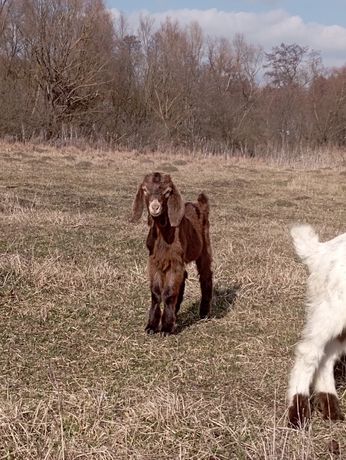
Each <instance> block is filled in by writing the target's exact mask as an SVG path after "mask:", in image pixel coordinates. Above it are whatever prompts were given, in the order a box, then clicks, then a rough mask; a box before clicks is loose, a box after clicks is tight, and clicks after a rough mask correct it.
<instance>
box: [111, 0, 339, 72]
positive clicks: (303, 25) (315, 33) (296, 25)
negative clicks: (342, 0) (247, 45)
mask: <svg viewBox="0 0 346 460" xmlns="http://www.w3.org/2000/svg"><path fill="white" fill-rule="evenodd" d="M248 1H252V2H258V1H262V2H263V1H265V2H271V3H273V2H275V1H276V0H248ZM112 11H113V14H114V15H115V16H118V15H119V11H118V10H116V9H113V10H112ZM141 15H150V16H151V17H153V18H154V19H155V22H156V24H160V23H161V22H163V21H164V20H165V18H166V17H168V16H169V17H170V18H171V19H176V20H178V21H179V22H180V23H181V24H182V25H187V24H189V23H191V22H192V21H196V22H198V23H199V24H200V26H201V27H202V29H203V31H204V33H205V34H207V35H210V36H223V37H227V38H232V37H233V36H234V35H235V34H236V33H242V34H243V35H244V36H245V38H246V39H247V41H249V42H251V43H254V44H259V45H261V46H262V47H263V48H264V49H265V50H269V49H270V48H271V47H272V46H275V45H279V44H280V43H282V42H284V43H287V44H290V43H298V44H299V45H304V46H309V47H310V48H312V49H314V50H316V51H320V52H321V54H322V57H323V62H324V64H325V65H327V66H341V65H344V64H345V63H346V59H345V56H346V28H345V27H342V26H338V25H323V24H319V23H315V22H304V21H303V19H302V18H301V17H300V16H292V15H290V14H289V13H287V12H286V11H285V10H283V9H273V10H271V11H268V12H265V13H248V12H241V11H227V12H226V11H221V10H218V9H217V8H211V9H206V10H198V9H188V8H185V9H176V10H167V11H165V12H160V13H150V12H148V11H146V10H141V11H137V12H135V13H132V14H130V15H129V16H127V17H128V20H129V21H130V24H131V26H132V28H133V29H134V30H135V29H136V28H137V25H138V22H139V18H140V16H141Z"/></svg>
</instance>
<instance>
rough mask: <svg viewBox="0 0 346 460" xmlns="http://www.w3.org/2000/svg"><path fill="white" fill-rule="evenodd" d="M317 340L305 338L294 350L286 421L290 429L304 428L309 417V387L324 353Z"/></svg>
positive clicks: (317, 338) (317, 337)
mask: <svg viewBox="0 0 346 460" xmlns="http://www.w3.org/2000/svg"><path fill="white" fill-rule="evenodd" d="M319 338H320V336H319V335H317V336H316V337H309V338H305V339H303V340H302V341H301V342H300V343H299V344H298V345H297V348H296V360H295V363H294V367H293V369H292V372H291V377H290V382H289V390H288V398H289V402H290V406H289V409H288V420H289V425H290V426H291V427H292V428H300V427H302V426H304V425H305V424H306V423H307V422H308V420H309V419H310V417H311V407H310V385H311V383H312V380H313V378H314V374H315V371H316V369H317V368H318V366H319V364H320V361H321V359H322V356H323V352H324V343H321V342H320V340H319Z"/></svg>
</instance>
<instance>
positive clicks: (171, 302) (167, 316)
mask: <svg viewBox="0 0 346 460" xmlns="http://www.w3.org/2000/svg"><path fill="white" fill-rule="evenodd" d="M177 300H178V292H177V290H176V289H173V288H172V287H169V288H166V289H165V290H164V292H163V303H164V309H163V314H162V321H161V332H162V334H163V335H170V334H173V332H174V331H175V320H176V315H175V307H176V304H177Z"/></svg>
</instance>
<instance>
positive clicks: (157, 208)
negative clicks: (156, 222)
mask: <svg viewBox="0 0 346 460" xmlns="http://www.w3.org/2000/svg"><path fill="white" fill-rule="evenodd" d="M149 212H150V214H151V215H152V216H153V217H157V216H159V215H160V214H161V212H162V204H161V203H160V202H159V200H157V199H154V200H152V201H151V202H150V203H149Z"/></svg>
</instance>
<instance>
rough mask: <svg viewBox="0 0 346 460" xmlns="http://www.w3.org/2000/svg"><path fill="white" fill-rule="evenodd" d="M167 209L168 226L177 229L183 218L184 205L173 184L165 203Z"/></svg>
mask: <svg viewBox="0 0 346 460" xmlns="http://www.w3.org/2000/svg"><path fill="white" fill-rule="evenodd" d="M167 207H168V218H169V222H170V224H171V225H172V227H178V225H179V224H180V222H181V219H182V218H183V216H184V212H185V204H184V201H183V199H182V197H181V195H180V193H179V191H178V189H177V188H176V186H175V185H174V184H172V191H171V194H170V195H169V198H168V201H167Z"/></svg>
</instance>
